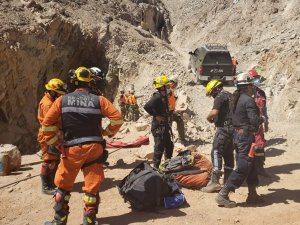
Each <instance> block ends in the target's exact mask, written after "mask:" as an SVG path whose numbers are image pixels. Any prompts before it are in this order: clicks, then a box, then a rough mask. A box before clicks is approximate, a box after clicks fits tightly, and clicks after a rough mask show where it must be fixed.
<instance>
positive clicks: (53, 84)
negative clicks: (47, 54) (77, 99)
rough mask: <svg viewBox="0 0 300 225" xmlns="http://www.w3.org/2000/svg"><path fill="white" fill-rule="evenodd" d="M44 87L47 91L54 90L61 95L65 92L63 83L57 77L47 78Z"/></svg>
mask: <svg viewBox="0 0 300 225" xmlns="http://www.w3.org/2000/svg"><path fill="white" fill-rule="evenodd" d="M45 88H46V89H47V90H48V91H54V92H56V93H58V94H61V95H64V94H66V92H67V91H66V85H65V83H64V82H63V81H62V80H60V79H58V78H53V79H51V80H49V82H48V83H47V84H45Z"/></svg>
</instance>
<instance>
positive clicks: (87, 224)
mask: <svg viewBox="0 0 300 225" xmlns="http://www.w3.org/2000/svg"><path fill="white" fill-rule="evenodd" d="M82 225H98V222H97V221H96V214H92V215H83V224H82Z"/></svg>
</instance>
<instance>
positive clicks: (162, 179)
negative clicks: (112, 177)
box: [118, 161, 185, 211]
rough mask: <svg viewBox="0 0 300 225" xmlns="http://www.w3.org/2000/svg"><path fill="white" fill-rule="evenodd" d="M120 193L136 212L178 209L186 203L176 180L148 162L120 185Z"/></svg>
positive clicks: (131, 173)
mask: <svg viewBox="0 0 300 225" xmlns="http://www.w3.org/2000/svg"><path fill="white" fill-rule="evenodd" d="M118 189H119V193H120V194H121V196H122V197H123V198H124V200H125V202H129V204H130V206H131V208H132V209H134V210H138V211H155V210H156V209H157V208H158V207H160V206H163V207H165V208H167V209H169V208H176V207H178V206H180V205H182V204H183V203H184V202H185V197H184V194H183V193H182V192H181V190H180V188H179V186H178V185H177V183H176V180H175V179H174V177H172V176H166V175H163V174H161V173H160V172H159V171H158V170H157V169H155V168H153V167H151V166H150V164H149V163H148V162H146V161H144V162H142V163H140V164H139V165H138V166H136V167H135V168H134V169H133V170H132V171H131V172H130V173H129V174H128V175H127V176H126V177H125V178H124V179H123V180H122V181H121V182H120V183H119V185H118Z"/></svg>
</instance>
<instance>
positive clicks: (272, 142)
mask: <svg viewBox="0 0 300 225" xmlns="http://www.w3.org/2000/svg"><path fill="white" fill-rule="evenodd" d="M284 142H286V138H272V139H269V140H267V146H272V145H280V144H282V143H284Z"/></svg>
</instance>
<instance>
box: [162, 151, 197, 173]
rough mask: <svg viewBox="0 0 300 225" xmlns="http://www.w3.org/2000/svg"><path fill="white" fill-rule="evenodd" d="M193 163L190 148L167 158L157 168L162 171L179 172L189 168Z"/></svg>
mask: <svg viewBox="0 0 300 225" xmlns="http://www.w3.org/2000/svg"><path fill="white" fill-rule="evenodd" d="M194 164H195V160H194V157H193V156H192V155H191V151H190V150H185V151H183V152H181V153H179V154H178V155H177V156H175V157H173V158H172V159H168V160H166V161H165V162H163V163H161V164H160V165H159V170H160V171H161V172H162V173H166V174H170V173H176V174H178V173H180V172H181V171H185V170H189V169H190V168H191V167H192V166H193V165H194Z"/></svg>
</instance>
